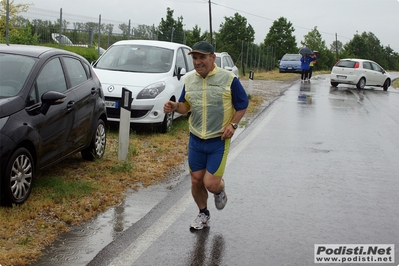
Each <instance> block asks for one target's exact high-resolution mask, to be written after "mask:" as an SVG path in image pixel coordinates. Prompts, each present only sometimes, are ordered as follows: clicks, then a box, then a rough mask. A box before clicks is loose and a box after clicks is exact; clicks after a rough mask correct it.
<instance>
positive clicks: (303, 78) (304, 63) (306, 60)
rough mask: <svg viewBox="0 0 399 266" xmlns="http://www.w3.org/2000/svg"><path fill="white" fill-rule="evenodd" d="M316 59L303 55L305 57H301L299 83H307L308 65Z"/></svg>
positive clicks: (315, 57)
mask: <svg viewBox="0 0 399 266" xmlns="http://www.w3.org/2000/svg"><path fill="white" fill-rule="evenodd" d="M316 59H317V56H316V55H315V56H314V57H312V56H310V55H309V54H305V56H302V57H301V68H302V72H301V82H309V70H310V63H311V62H313V61H315V60H316Z"/></svg>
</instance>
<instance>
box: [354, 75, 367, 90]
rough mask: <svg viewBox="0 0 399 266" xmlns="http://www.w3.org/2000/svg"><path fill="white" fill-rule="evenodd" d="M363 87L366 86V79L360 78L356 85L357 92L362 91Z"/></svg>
mask: <svg viewBox="0 0 399 266" xmlns="http://www.w3.org/2000/svg"><path fill="white" fill-rule="evenodd" d="M365 86H366V79H365V78H361V79H360V80H359V82H358V83H357V84H356V88H358V89H359V90H362V89H364V87H365Z"/></svg>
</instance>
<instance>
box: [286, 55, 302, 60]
mask: <svg viewBox="0 0 399 266" xmlns="http://www.w3.org/2000/svg"><path fill="white" fill-rule="evenodd" d="M300 60H301V55H300V54H286V55H284V56H283V58H281V61H300Z"/></svg>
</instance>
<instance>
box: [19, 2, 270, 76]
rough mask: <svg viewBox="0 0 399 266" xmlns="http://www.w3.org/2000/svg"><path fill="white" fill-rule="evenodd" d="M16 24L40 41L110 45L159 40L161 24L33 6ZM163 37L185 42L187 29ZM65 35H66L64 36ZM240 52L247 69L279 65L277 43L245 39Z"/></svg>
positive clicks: (242, 65)
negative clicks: (133, 40)
mask: <svg viewBox="0 0 399 266" xmlns="http://www.w3.org/2000/svg"><path fill="white" fill-rule="evenodd" d="M12 25H13V27H16V28H21V27H28V26H30V27H31V28H32V29H33V31H34V33H36V34H37V36H39V37H38V38H39V39H38V42H39V43H40V44H43V43H54V42H55V41H56V40H55V39H56V38H57V37H58V38H60V37H61V39H59V43H60V46H61V43H63V44H74V45H88V46H92V45H96V46H99V47H102V48H104V49H107V48H108V47H109V46H110V45H112V44H113V43H115V42H117V41H119V40H127V39H148V40H158V39H159V38H158V28H157V27H155V25H151V26H148V25H142V24H137V23H131V21H130V20H129V21H116V20H109V19H104V18H102V17H101V15H99V17H98V18H94V17H86V16H79V15H75V14H70V13H67V12H63V10H62V9H60V11H59V12H57V11H50V10H45V9H41V8H36V7H30V8H29V9H28V11H27V12H24V13H21V14H20V16H18V17H17V18H16V19H13V20H12ZM164 35H167V36H166V37H165V36H163V37H162V39H163V40H165V39H166V40H167V41H175V42H180V43H184V44H185V43H186V32H185V31H184V30H183V32H175V31H174V29H173V28H172V29H171V30H170V31H169V32H167V33H164ZM62 36H65V37H67V38H63V37H62ZM237 49H241V52H239V53H237V54H236V58H233V59H234V60H235V63H236V65H237V66H239V67H240V68H241V69H242V71H244V73H245V69H247V71H249V70H260V69H262V70H272V69H274V68H275V66H276V58H275V49H274V47H262V46H259V45H256V44H253V43H242V47H240V48H238V47H237Z"/></svg>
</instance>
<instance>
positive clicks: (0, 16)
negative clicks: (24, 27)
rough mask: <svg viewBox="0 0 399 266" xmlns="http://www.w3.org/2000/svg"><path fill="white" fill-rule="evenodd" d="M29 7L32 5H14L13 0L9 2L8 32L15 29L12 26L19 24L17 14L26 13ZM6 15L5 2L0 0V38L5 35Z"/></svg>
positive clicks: (5, 0)
mask: <svg viewBox="0 0 399 266" xmlns="http://www.w3.org/2000/svg"><path fill="white" fill-rule="evenodd" d="M31 5H33V4H14V0H11V1H9V22H10V23H9V31H13V30H14V29H15V28H14V27H13V25H15V24H19V18H18V14H20V13H23V12H26V11H28V9H29V6H31ZM6 13H7V0H0V36H5V34H6Z"/></svg>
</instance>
